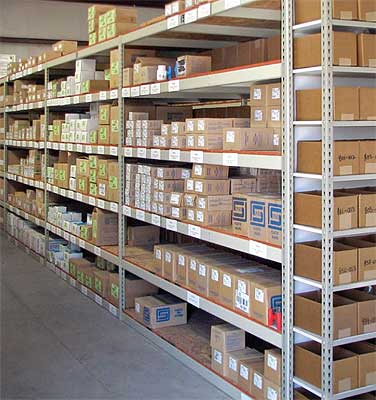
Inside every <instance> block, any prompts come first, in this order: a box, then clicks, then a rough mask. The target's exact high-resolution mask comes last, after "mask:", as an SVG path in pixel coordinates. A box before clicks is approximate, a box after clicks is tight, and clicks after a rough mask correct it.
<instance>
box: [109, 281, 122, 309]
mask: <svg viewBox="0 0 376 400" xmlns="http://www.w3.org/2000/svg"><path fill="white" fill-rule="evenodd" d="M108 277H109V290H108V301H109V302H110V303H111V304H113V305H115V306H119V296H120V288H119V274H118V273H110V274H108Z"/></svg>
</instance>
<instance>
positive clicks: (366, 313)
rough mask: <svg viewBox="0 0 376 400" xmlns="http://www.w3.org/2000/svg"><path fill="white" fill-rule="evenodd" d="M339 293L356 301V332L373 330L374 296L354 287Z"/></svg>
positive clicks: (375, 314)
mask: <svg viewBox="0 0 376 400" xmlns="http://www.w3.org/2000/svg"><path fill="white" fill-rule="evenodd" d="M340 293H341V296H343V297H346V298H348V299H350V300H352V301H355V302H356V303H355V304H356V306H357V316H358V324H357V328H358V329H357V333H358V334H359V335H361V334H362V333H369V332H375V331H376V296H375V295H372V294H370V293H366V292H362V291H361V290H356V289H353V290H344V291H341V292H340ZM353 315H356V314H353ZM353 319H354V318H353Z"/></svg>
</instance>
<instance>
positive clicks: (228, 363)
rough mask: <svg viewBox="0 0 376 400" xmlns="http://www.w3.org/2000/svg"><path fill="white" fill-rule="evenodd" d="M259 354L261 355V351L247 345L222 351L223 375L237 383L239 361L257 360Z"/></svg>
mask: <svg viewBox="0 0 376 400" xmlns="http://www.w3.org/2000/svg"><path fill="white" fill-rule="evenodd" d="M260 356H262V353H260V352H258V351H257V350H255V349H250V348H249V347H246V348H245V349H241V350H235V351H231V352H229V353H224V360H225V377H226V378H228V379H229V380H230V381H232V382H234V383H236V384H237V383H238V377H239V365H240V363H241V362H242V361H245V360H255V359H256V360H259V359H260Z"/></svg>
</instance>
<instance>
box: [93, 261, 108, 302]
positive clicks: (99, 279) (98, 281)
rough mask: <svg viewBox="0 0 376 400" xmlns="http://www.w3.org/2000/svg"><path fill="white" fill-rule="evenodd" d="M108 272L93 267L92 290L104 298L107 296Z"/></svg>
mask: <svg viewBox="0 0 376 400" xmlns="http://www.w3.org/2000/svg"><path fill="white" fill-rule="evenodd" d="M108 290H109V272H108V271H101V270H100V269H97V268H95V269H94V291H95V292H96V293H98V294H99V295H100V296H101V297H103V298H104V299H107V298H108Z"/></svg>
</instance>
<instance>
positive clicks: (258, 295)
mask: <svg viewBox="0 0 376 400" xmlns="http://www.w3.org/2000/svg"><path fill="white" fill-rule="evenodd" d="M255 300H257V301H258V302H260V303H263V302H264V291H263V290H262V289H259V288H255Z"/></svg>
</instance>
